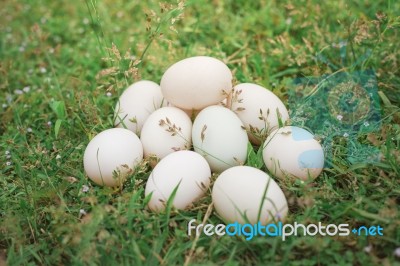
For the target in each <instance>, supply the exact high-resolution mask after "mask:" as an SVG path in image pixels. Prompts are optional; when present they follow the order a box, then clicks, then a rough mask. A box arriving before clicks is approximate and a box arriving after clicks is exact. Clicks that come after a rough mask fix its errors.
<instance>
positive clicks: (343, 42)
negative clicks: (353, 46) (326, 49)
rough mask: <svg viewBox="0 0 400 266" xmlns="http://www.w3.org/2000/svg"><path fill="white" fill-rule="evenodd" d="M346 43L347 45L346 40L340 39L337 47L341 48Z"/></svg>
mask: <svg viewBox="0 0 400 266" xmlns="http://www.w3.org/2000/svg"><path fill="white" fill-rule="evenodd" d="M346 45H347V42H346V41H341V42H339V43H338V46H339V48H342V47H344V46H346Z"/></svg>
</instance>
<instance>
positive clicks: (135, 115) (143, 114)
mask: <svg viewBox="0 0 400 266" xmlns="http://www.w3.org/2000/svg"><path fill="white" fill-rule="evenodd" d="M166 105H167V101H166V100H164V97H163V95H162V93H161V88H160V86H159V85H158V84H157V83H155V82H153V81H149V80H141V81H138V82H136V83H134V84H132V85H130V86H129V87H128V88H127V89H126V90H125V91H124V92H123V93H122V95H121V96H120V97H119V100H118V103H117V105H116V107H115V115H114V117H115V122H114V124H115V126H116V127H120V128H124V124H125V126H126V128H127V129H129V130H131V131H132V132H134V133H135V134H137V135H139V134H140V131H141V130H142V127H143V124H144V122H145V121H146V119H147V118H148V117H149V115H150V114H151V113H153V112H154V111H155V110H157V109H158V108H161V107H163V106H166Z"/></svg>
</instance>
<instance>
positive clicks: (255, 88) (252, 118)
mask: <svg viewBox="0 0 400 266" xmlns="http://www.w3.org/2000/svg"><path fill="white" fill-rule="evenodd" d="M231 110H233V111H234V112H235V113H236V114H237V115H238V117H239V118H240V120H242V122H243V124H244V125H245V126H246V130H247V132H248V135H249V139H250V141H251V142H252V143H253V144H255V145H260V144H261V142H262V141H264V140H265V138H266V137H267V135H268V134H269V133H270V132H271V131H273V130H275V129H276V128H278V127H279V122H278V117H280V119H281V121H282V123H285V121H287V120H288V119H289V113H288V111H287V109H286V107H285V105H284V104H283V102H282V101H281V100H280V99H279V98H278V97H277V96H276V95H275V94H274V93H273V92H271V91H270V90H268V89H266V88H264V87H262V86H260V85H257V84H253V83H242V84H239V85H236V86H235V87H234V92H233V96H232V97H231Z"/></svg>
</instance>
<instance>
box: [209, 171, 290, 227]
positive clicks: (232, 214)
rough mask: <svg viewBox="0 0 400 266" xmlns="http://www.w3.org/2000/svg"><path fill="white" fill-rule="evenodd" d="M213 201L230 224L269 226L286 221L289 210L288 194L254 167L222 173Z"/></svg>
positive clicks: (214, 190)
mask: <svg viewBox="0 0 400 266" xmlns="http://www.w3.org/2000/svg"><path fill="white" fill-rule="evenodd" d="M212 200H213V202H214V207H215V210H216V211H217V213H218V214H219V215H220V216H221V217H222V218H223V219H224V220H225V221H226V222H229V223H232V222H238V223H241V224H244V223H248V222H250V223H251V224H256V223H258V222H260V223H261V224H262V225H265V224H267V223H268V222H273V221H278V220H284V219H285V217H286V215H287V212H288V205H287V201H286V197H285V195H284V194H283V191H282V190H281V188H280V187H279V186H278V184H277V183H276V182H275V181H274V180H273V179H272V178H270V177H269V175H267V174H266V173H264V172H263V171H261V170H259V169H257V168H253V167H250V166H236V167H232V168H230V169H228V170H226V171H224V172H222V173H221V174H220V175H219V176H218V178H217V180H216V181H215V183H214V186H213V189H212Z"/></svg>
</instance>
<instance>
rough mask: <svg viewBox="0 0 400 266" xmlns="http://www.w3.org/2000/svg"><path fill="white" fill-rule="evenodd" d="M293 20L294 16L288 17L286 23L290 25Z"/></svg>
mask: <svg viewBox="0 0 400 266" xmlns="http://www.w3.org/2000/svg"><path fill="white" fill-rule="evenodd" d="M292 22H293V20H292V18H287V19H286V20H285V23H286V25H290V24H292Z"/></svg>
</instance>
